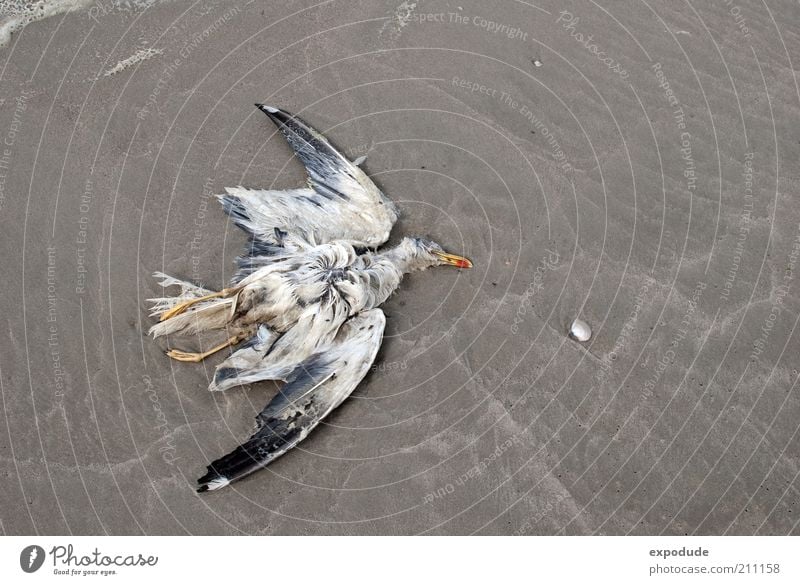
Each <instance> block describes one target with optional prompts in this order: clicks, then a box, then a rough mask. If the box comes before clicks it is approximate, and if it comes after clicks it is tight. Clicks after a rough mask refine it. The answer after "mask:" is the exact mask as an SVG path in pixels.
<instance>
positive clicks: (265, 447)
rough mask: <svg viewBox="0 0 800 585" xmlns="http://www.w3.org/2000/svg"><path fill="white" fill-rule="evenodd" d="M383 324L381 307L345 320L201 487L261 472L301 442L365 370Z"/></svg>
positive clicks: (214, 464) (290, 378)
mask: <svg viewBox="0 0 800 585" xmlns="http://www.w3.org/2000/svg"><path fill="white" fill-rule="evenodd" d="M385 324H386V318H385V317H384V314H383V311H381V310H380V309H372V310H370V311H365V312H363V313H360V314H358V315H356V316H354V317H352V318H350V319H349V320H347V321H346V322H345V323H344V324H343V325H342V326H341V328H340V329H339V331H338V333H337V334H336V337H335V338H334V339H333V340H332V341H331V342H330V343H328V344H326V345H325V346H323V347H322V348H321V350H320V351H319V352H317V353H315V354H313V355H312V356H310V357H309V358H308V359H306V360H304V361H303V362H302V363H301V364H299V365H297V366H296V367H295V368H294V370H293V371H292V373H291V374H290V375H289V376H288V381H287V384H286V385H285V386H284V387H283V389H282V390H281V392H280V393H279V394H278V395H277V396H275V398H273V399H272V401H271V402H270V403H269V404H268V405H267V406H266V407H265V408H264V410H263V411H261V413H260V414H259V415H258V416H257V417H256V422H257V430H256V432H255V433H254V434H253V435H252V436H251V437H250V438H249V439H248V440H247V441H246V442H245V443H243V444H242V445H240V446H239V447H237V448H236V449H234V450H233V451H232V452H231V453H229V454H228V455H225V456H224V457H221V458H219V459H217V460H216V461H213V462H212V463H211V464H210V465H209V466H208V472H207V473H206V474H205V475H204V476H203V477H201V478H200V479H199V480H198V483H199V484H200V485H199V488H198V491H201V492H203V491H207V490H215V489H219V488H221V487H224V486H226V485H228V484H229V483H231V482H232V481H235V480H237V479H241V478H242V477H244V476H246V475H249V474H250V473H253V472H254V471H258V470H259V469H262V468H263V467H265V466H267V465H268V464H269V463H271V462H272V461H274V460H275V459H277V458H278V457H280V456H281V455H283V454H284V453H286V451H288V450H289V449H291V448H292V447H294V446H295V445H297V444H298V443H299V442H300V441H302V440H303V439H304V438H305V437H306V436H307V435H308V433H309V432H311V430H312V429H314V427H316V426H317V425H318V424H319V423H320V422H321V421H322V420H323V419H324V418H325V417H326V416H327V415H328V414H329V413H330V412H331V411H332V410H333V409H335V408H336V407H337V406H339V404H341V403H342V401H344V400H345V399H346V398H347V397H348V396H350V394H351V393H352V392H353V390H355V388H356V386H358V384H359V383H360V382H361V380H362V379H363V378H364V376H365V375H366V374H367V371H368V370H369V368H370V366H371V365H372V362H373V361H374V360H375V355H376V354H377V352H378V349H379V348H380V345H381V340H382V338H383V330H384V326H385Z"/></svg>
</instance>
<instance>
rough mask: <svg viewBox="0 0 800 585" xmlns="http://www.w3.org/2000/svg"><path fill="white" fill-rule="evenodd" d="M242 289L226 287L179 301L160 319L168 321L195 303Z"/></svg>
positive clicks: (225, 295)
mask: <svg viewBox="0 0 800 585" xmlns="http://www.w3.org/2000/svg"><path fill="white" fill-rule="evenodd" d="M240 290H241V288H224V289H222V290H221V291H219V292H215V293H211V294H210V295H206V296H204V297H198V298H196V299H191V300H189V301H185V302H183V303H179V304H177V305H175V306H174V307H172V308H171V309H170V310H169V311H165V312H163V313H161V317H160V318H159V321H166V320H167V319H171V318H172V317H174V316H175V315H180V314H181V313H183V312H184V311H185V310H186V309H188V308H189V307H191V306H192V305H194V304H196V303H201V302H203V301H210V300H211V299H219V298H226V297H229V296H232V295H235V294H237V293H238V292H239V291H240ZM170 357H171V356H170ZM176 359H177V358H176ZM200 359H202V358H200ZM198 361H199V360H198Z"/></svg>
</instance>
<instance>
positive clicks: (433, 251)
mask: <svg viewBox="0 0 800 585" xmlns="http://www.w3.org/2000/svg"><path fill="white" fill-rule="evenodd" d="M401 246H402V247H403V248H405V250H406V251H407V252H408V255H409V258H408V268H409V270H425V269H426V268H429V267H431V266H455V267H456V268H472V262H470V261H469V259H467V258H465V257H464V256H459V255H457V254H450V253H449V252H445V251H444V250H443V249H442V247H441V246H440V245H439V244H437V243H436V242H434V241H431V240H428V239H426V238H405V239H404V240H403V242H402V244H401Z"/></svg>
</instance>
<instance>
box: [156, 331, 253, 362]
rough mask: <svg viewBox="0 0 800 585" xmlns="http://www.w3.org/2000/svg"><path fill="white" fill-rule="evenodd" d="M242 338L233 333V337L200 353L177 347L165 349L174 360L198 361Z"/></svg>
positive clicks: (234, 343)
mask: <svg viewBox="0 0 800 585" xmlns="http://www.w3.org/2000/svg"><path fill="white" fill-rule="evenodd" d="M241 340H242V336H240V335H234V336H233V337H229V338H228V340H227V341H225V342H224V343H220V344H219V345H217V346H216V347H212V348H211V349H209V350H208V351H204V352H202V353H195V352H191V351H181V350H179V349H170V350H169V351H167V355H168V356H169V357H171V358H172V359H174V360H178V361H179V362H194V363H198V362H201V361H203V360H204V359H206V358H207V357H208V356H210V355H213V354H215V353H217V352H218V351H220V350H223V349H225V348H226V347H230V346H232V345H236V344H237V343H239V342H240V341H241Z"/></svg>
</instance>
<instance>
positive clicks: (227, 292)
mask: <svg viewBox="0 0 800 585" xmlns="http://www.w3.org/2000/svg"><path fill="white" fill-rule="evenodd" d="M240 290H242V287H236V288H223V289H222V290H221V291H219V292H215V293H211V294H210V295H205V296H203V297H198V298H196V299H191V300H188V301H184V302H182V303H179V304H177V305H175V306H174V307H172V308H171V309H170V310H169V311H164V312H163V313H162V314H161V318H160V319H159V321H166V320H167V319H170V318H172V317H174V316H175V315H180V314H181V313H183V312H184V311H185V310H186V309H188V308H189V307H191V306H192V305H194V304H195V303H200V302H202V301H209V300H211V299H219V298H227V297H229V296H232V295H235V294H238V293H239V291H240Z"/></svg>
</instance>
